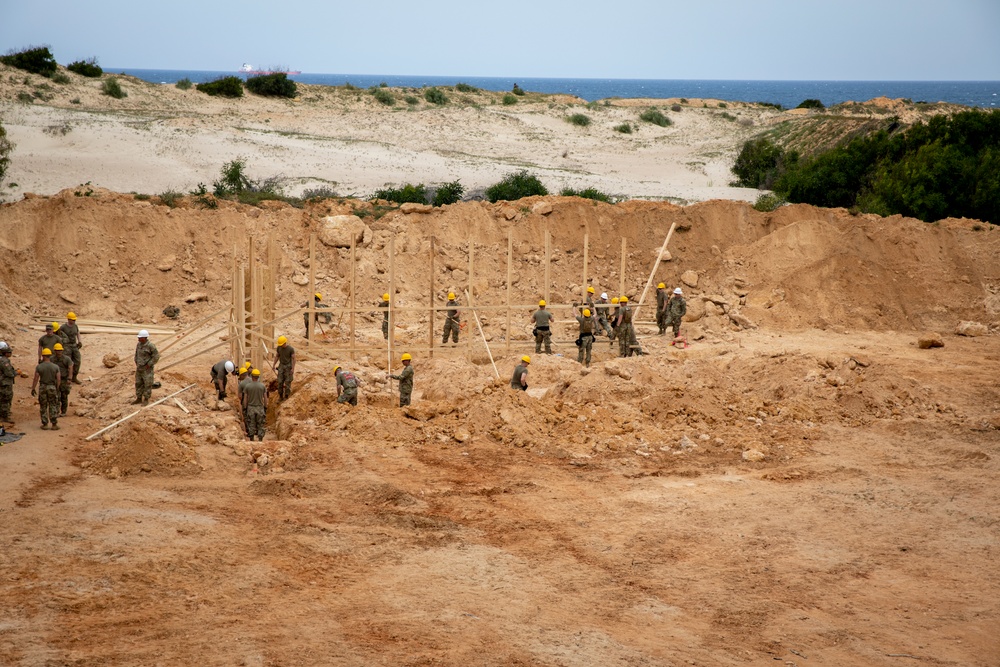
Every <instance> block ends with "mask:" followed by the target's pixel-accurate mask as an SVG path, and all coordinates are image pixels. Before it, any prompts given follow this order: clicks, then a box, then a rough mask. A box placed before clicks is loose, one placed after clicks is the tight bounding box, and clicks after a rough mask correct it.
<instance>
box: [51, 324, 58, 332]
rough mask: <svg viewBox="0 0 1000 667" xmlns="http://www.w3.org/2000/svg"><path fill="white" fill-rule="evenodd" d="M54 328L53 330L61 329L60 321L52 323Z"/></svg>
mask: <svg viewBox="0 0 1000 667" xmlns="http://www.w3.org/2000/svg"><path fill="white" fill-rule="evenodd" d="M52 330H53V331H59V323H58V322H53V323H52Z"/></svg>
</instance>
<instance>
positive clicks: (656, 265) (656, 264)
mask: <svg viewBox="0 0 1000 667" xmlns="http://www.w3.org/2000/svg"><path fill="white" fill-rule="evenodd" d="M676 227H677V223H676V222H674V223H672V224H671V225H670V231H668V232H667V238H666V239H664V241H663V246H662V247H661V248H660V252H659V254H657V255H656V261H654V262H653V270H652V271H650V272H649V280H647V281H646V286H645V287H644V288H642V296H640V297H639V303H638V305H636V307H635V310H633V311H632V318H633V320H635V319H638V317H637V316H638V315H639V308H641V307H642V303H643V302H644V301H645V300H646V292H648V291H649V287H650V285H652V284H653V279H654V278H655V277H656V270H657V269H658V268H660V259H661V258H662V257H663V253H664V252H665V251H666V249H667V244H668V243H670V237H671V236H673V235H674V229H675V228H676Z"/></svg>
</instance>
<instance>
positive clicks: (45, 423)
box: [42, 422, 49, 431]
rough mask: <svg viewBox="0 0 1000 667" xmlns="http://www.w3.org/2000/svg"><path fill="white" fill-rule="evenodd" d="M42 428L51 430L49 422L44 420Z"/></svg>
mask: <svg viewBox="0 0 1000 667" xmlns="http://www.w3.org/2000/svg"><path fill="white" fill-rule="evenodd" d="M42 430H43V431H48V430H49V424H48V422H42Z"/></svg>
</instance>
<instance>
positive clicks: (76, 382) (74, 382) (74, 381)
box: [73, 378, 83, 384]
mask: <svg viewBox="0 0 1000 667" xmlns="http://www.w3.org/2000/svg"><path fill="white" fill-rule="evenodd" d="M73 384H83V383H82V382H80V381H79V380H77V379H76V378H73Z"/></svg>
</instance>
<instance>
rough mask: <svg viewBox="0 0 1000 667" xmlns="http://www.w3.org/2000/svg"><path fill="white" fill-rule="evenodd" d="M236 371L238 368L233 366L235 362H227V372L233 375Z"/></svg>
mask: <svg viewBox="0 0 1000 667" xmlns="http://www.w3.org/2000/svg"><path fill="white" fill-rule="evenodd" d="M235 370H236V366H234V365H233V362H231V361H227V362H226V372H227V373H232V372H233V371H235Z"/></svg>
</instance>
